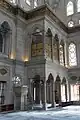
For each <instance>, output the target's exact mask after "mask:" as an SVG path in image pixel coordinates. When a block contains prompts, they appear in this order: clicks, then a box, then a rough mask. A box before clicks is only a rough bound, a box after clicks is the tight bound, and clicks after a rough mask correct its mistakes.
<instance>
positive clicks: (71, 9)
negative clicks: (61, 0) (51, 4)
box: [67, 1, 74, 16]
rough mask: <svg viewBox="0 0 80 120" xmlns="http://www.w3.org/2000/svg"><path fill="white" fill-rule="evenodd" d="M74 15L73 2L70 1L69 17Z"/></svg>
mask: <svg viewBox="0 0 80 120" xmlns="http://www.w3.org/2000/svg"><path fill="white" fill-rule="evenodd" d="M73 13H74V7H73V2H71V1H69V2H68V4H67V16H69V15H72V14H73Z"/></svg>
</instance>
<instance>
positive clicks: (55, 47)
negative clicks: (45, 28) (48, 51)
mask: <svg viewBox="0 0 80 120" xmlns="http://www.w3.org/2000/svg"><path fill="white" fill-rule="evenodd" d="M53 57H54V60H57V61H59V38H58V35H57V34H55V36H54V41H53Z"/></svg>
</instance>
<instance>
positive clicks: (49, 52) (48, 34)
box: [45, 28, 52, 59]
mask: <svg viewBox="0 0 80 120" xmlns="http://www.w3.org/2000/svg"><path fill="white" fill-rule="evenodd" d="M45 42H46V44H45V51H46V57H48V58H50V59H52V32H51V29H50V28H48V29H47V32H46V41H45Z"/></svg>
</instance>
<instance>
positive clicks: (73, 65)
mask: <svg viewBox="0 0 80 120" xmlns="http://www.w3.org/2000/svg"><path fill="white" fill-rule="evenodd" d="M71 44H73V45H74V46H75V48H74V49H75V53H74V54H75V55H74V56H75V64H73V62H72V65H71V62H70V61H71V60H70V48H69V47H70V45H71ZM73 58H74V57H73ZM73 58H72V60H73ZM68 62H69V66H70V67H75V66H77V49H76V44H75V43H74V42H71V43H70V44H69V46H68Z"/></svg>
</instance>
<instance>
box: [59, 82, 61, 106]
mask: <svg viewBox="0 0 80 120" xmlns="http://www.w3.org/2000/svg"><path fill="white" fill-rule="evenodd" d="M59 105H61V83H59Z"/></svg>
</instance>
